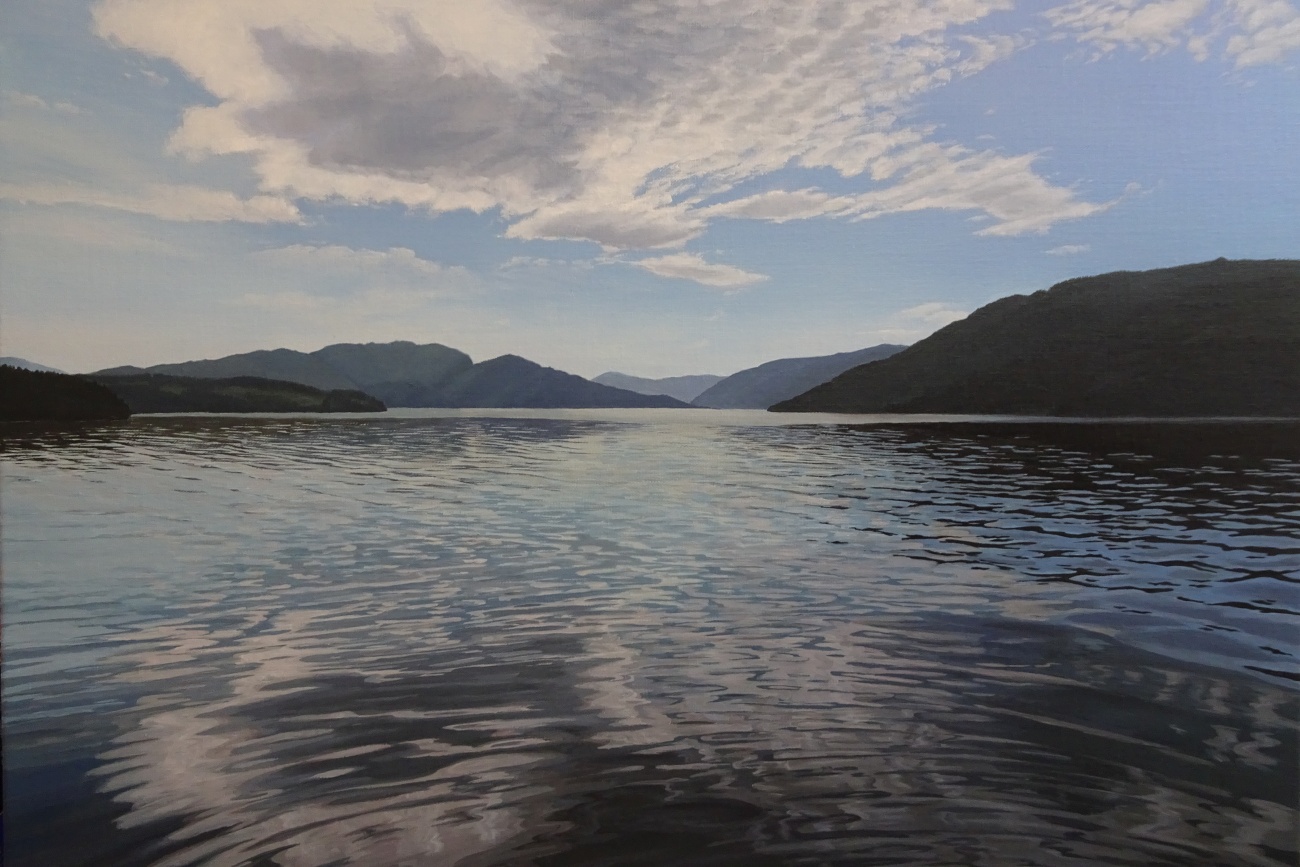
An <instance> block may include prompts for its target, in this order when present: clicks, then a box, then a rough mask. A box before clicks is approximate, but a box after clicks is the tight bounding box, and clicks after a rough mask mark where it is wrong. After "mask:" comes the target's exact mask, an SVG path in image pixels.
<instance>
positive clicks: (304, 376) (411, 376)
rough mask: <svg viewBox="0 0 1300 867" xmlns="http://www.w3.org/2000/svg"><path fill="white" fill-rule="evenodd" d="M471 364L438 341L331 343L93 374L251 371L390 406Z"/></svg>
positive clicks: (204, 375)
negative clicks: (350, 392)
mask: <svg viewBox="0 0 1300 867" xmlns="http://www.w3.org/2000/svg"><path fill="white" fill-rule="evenodd" d="M472 364H473V362H472V361H471V360H470V357H469V356H468V355H466V354H465V353H463V352H461V351H460V350H458V349H452V348H451V347H448V346H442V345H441V344H438V343H429V344H424V345H417V344H415V343H411V342H410V341H406V340H399V341H395V342H393V343H335V344H333V345H331V346H326V347H324V348H323V349H318V350H316V351H315V352H298V351H297V350H295V349H262V350H258V351H256V352H244V353H240V354H238V355H227V356H225V357H223V358H213V359H205V360H202V361H183V362H180V363H179V364H155V365H154V366H152V367H147V368H139V367H115V368H109V369H107V370H100V371H96V373H95V375H97V376H125V375H130V374H139V373H161V374H165V375H167V376H186V377H193V378H198V379H229V378H231V377H238V376H256V377H260V378H262V379H274V380H279V381H282V382H297V383H301V384H302V385H310V386H311V387H313V388H319V389H323V390H325V391H330V390H334V389H352V390H358V391H364V392H366V393H367V394H371V395H373V396H375V397H377V398H379V399H380V400H382V401H384V402H385V403H388V404H391V405H395V406H397V405H406V404H404V403H403V398H405V397H406V396H407V395H408V394H410V393H412V392H414V393H420V392H422V391H423V390H425V389H428V388H429V387H431V386H432V387H436V386H438V385H441V384H442V383H443V382H445V381H447V380H448V379H450V378H451V377H452V376H454V375H456V374H457V373H460V372H462V371H465V370H468V369H469V367H470V366H471V365H472Z"/></svg>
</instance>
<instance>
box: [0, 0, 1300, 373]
mask: <svg viewBox="0 0 1300 867" xmlns="http://www.w3.org/2000/svg"><path fill="white" fill-rule="evenodd" d="M0 35H2V37H3V55H2V56H0V63H2V64H3V65H2V66H0V82H2V83H3V93H2V94H0V148H3V150H0V160H2V162H0V167H2V168H3V171H2V172H0V221H2V222H0V230H2V235H0V287H2V289H0V291H2V293H3V294H2V296H0V354H4V355H18V356H22V357H26V358H29V359H31V360H34V361H38V362H41V363H44V364H49V365H52V366H56V367H60V368H62V369H65V370H71V371H88V370H94V369H98V368H101V367H107V366H111V365H117V364H140V365H146V364H154V363H160V362H168V361H181V360H187V359H192V358H205V357H216V356H221V355H226V354H230V353H234V352H243V351H248V350H253V349H263V348H274V347H278V346H288V347H292V348H297V349H303V350H311V349H316V348H319V347H320V346H323V345H326V344H329V343H334V342H340V341H386V340H397V339H404V340H414V341H417V342H439V343H444V344H446V345H449V346H454V347H457V348H459V349H462V350H464V351H466V352H468V353H470V355H471V356H473V357H474V358H475V359H476V360H482V359H486V358H491V357H494V356H496V355H500V354H503V353H507V352H513V353H517V354H520V355H524V356H526V357H529V358H532V359H534V360H536V361H539V362H541V363H544V364H547V365H551V366H554V367H559V368H562V369H565V370H570V371H572V372H575V373H579V374H582V375H586V376H593V375H595V374H598V373H601V372H603V371H605V370H621V371H624V372H627V373H632V374H636V375H641V376H669V375H679V374H690V373H719V374H726V373H731V372H734V371H736V370H739V369H741V368H744V367H748V366H752V365H754V364H758V363H761V362H763V361H767V360H770V359H773V358H779V357H787V356H794V355H821V354H826V353H831V352H841V351H846V350H852V349H858V348H862V347H865V346H869V345H873V344H876V343H882V342H891V343H910V342H914V341H915V340H918V339H920V338H922V337H924V336H925V335H926V334H929V333H930V332H932V331H933V330H935V329H936V328H938V327H941V326H942V325H944V324H945V323H947V322H949V321H952V320H953V319H955V318H959V317H960V316H962V315H964V314H965V313H967V312H969V311H971V310H973V309H975V308H976V307H978V306H980V305H982V304H984V303H987V302H988V301H990V300H992V299H994V298H997V297H1001V296H1004V295H1008V294H1013V293H1022V292H1030V291H1035V290H1037V289H1042V288H1046V287H1047V286H1049V285H1051V284H1052V283H1054V282H1057V281H1059V280H1062V279H1066V278H1069V277H1073V276H1080V275H1084V274H1096V273H1102V272H1106V271H1113V270H1120V269H1144V268H1153V267H1162V266H1168V265H1175V264H1182V263H1186V262H1194V261H1203V260H1206V259H1213V258H1216V257H1218V256H1227V257H1229V258H1275V257H1285V258H1294V257H1296V256H1297V255H1300V243H1298V242H1300V8H1297V6H1296V5H1295V4H1294V3H1291V2H1288V0H1069V2H1063V3H1053V2H1048V3H1035V4H1018V3H1015V2H1013V0H903V2H899V0H855V2H829V0H827V2H822V0H808V2H804V3H799V4H791V3H788V2H776V0H718V2H715V3H708V4H705V3H699V2H694V0H644V2H640V3H629V2H624V0H584V2H581V3H577V2H571V3H565V2H558V0H555V2H544V0H474V2H451V0H371V2H355V0H99V2H89V3H88V2H85V0H6V13H5V16H4V26H3V31H2V34H0Z"/></svg>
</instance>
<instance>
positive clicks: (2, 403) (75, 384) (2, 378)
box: [0, 364, 131, 421]
mask: <svg viewBox="0 0 1300 867" xmlns="http://www.w3.org/2000/svg"><path fill="white" fill-rule="evenodd" d="M130 415H131V410H130V409H129V408H128V407H127V405H126V404H125V403H123V402H122V400H121V399H120V398H119V397H118V396H117V395H115V394H114V393H113V392H112V391H110V390H109V389H107V388H105V387H104V386H102V385H100V384H99V383H97V382H91V381H89V380H86V379H82V378H81V377H79V376H72V375H70V374H67V373H56V372H54V371H48V370H28V369H26V368H22V367H15V366H13V365H9V364H6V365H0V421H82V420H88V419H114V418H127V417H128V416H130Z"/></svg>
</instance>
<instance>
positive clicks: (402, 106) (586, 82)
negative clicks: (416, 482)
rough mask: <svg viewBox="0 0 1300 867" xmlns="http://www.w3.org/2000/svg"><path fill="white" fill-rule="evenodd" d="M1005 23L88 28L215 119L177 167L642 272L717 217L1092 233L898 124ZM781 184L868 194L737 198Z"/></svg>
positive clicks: (562, 17) (422, 8) (928, 18)
mask: <svg viewBox="0 0 1300 867" xmlns="http://www.w3.org/2000/svg"><path fill="white" fill-rule="evenodd" d="M1180 2H1189V0H1180ZM1011 5H1012V2H1011V0H909V2H904V3H898V2H895V0H860V2H855V3H851V4H845V3H842V2H838V0H809V2H805V3H799V4H792V3H789V2H786V0H717V2H711V3H698V2H694V0H644V2H640V3H635V4H632V3H626V2H623V0H590V2H586V3H582V4H567V5H564V4H554V3H550V2H545V0H514V2H511V0H482V2H479V3H455V2H451V0H375V2H370V3H365V4H357V3H353V2H347V0H280V2H276V3H266V2H263V0H103V2H101V3H100V4H99V6H98V7H97V8H96V12H95V21H96V27H97V29H98V32H99V33H100V34H101V35H102V36H104V37H106V38H109V39H112V40H114V41H116V42H118V43H120V44H122V45H125V46H128V47H130V48H133V49H135V50H138V51H141V52H143V53H145V54H149V55H152V56H155V57H160V58H164V59H167V60H170V61H171V62H173V63H175V64H177V65H178V66H179V67H180V68H181V69H183V70H184V71H185V72H186V74H188V75H189V76H190V77H191V78H192V79H194V80H195V81H197V82H198V83H199V84H201V85H202V86H203V87H205V88H206V89H207V90H208V91H209V92H210V93H211V94H212V95H213V96H214V97H215V98H216V104H215V105H204V106H194V107H191V108H190V109H189V110H188V111H187V112H186V113H185V116H184V120H183V122H182V124H181V126H180V127H179V128H178V129H177V130H176V132H175V134H174V135H173V137H172V140H171V149H172V151H173V152H174V153H178V154H184V155H187V156H190V157H193V158H201V157H203V156H206V155H209V154H248V155H250V156H251V157H252V158H253V159H254V161H255V164H256V167H257V171H258V173H259V176H260V181H261V184H262V187H263V190H264V191H265V192H267V193H268V194H272V195H276V196H284V197H289V198H305V199H311V200H321V201H334V200H342V201H348V202H357V203H381V202H395V203H400V204H404V205H407V206H409V207H413V208H419V209H426V210H428V211H431V212H442V211H449V210H455V209H460V208H468V209H472V210H475V211H485V210H489V209H493V208H499V209H500V212H501V214H502V215H503V217H504V218H505V219H506V220H507V221H508V223H509V226H508V229H507V235H509V236H510V237H514V238H522V239H542V238H546V239H579V240H589V241H594V242H596V243H598V244H600V245H602V246H603V247H605V248H606V249H607V250H626V249H654V248H672V247H680V246H681V245H682V244H684V243H685V242H687V241H689V240H690V239H692V238H694V237H697V236H698V235H699V234H700V233H701V232H703V231H704V229H705V228H706V227H707V224H708V222H709V221H710V220H712V219H716V218H720V217H730V218H746V219H763V220H773V221H778V222H779V221H782V220H787V219H801V218H808V217H812V216H828V217H836V216H853V215H858V216H879V215H881V214H884V213H896V212H898V211H905V210H917V209H921V208H927V207H943V208H951V209H970V210H977V211H984V212H987V213H989V214H991V215H992V216H993V217H994V218H995V220H997V221H998V222H997V223H996V224H995V225H994V226H991V227H989V228H988V229H987V230H986V231H987V232H988V233H991V234H997V233H1002V234H1012V233H1017V232H1022V231H1037V230H1040V229H1042V228H1045V227H1046V226H1048V225H1051V224H1052V223H1053V222H1056V221H1058V220H1061V219H1070V218H1073V217H1079V216H1086V215H1088V214H1090V213H1095V212H1096V211H1097V210H1098V209H1099V208H1100V207H1101V206H1097V205H1092V204H1089V203H1087V202H1085V201H1081V200H1080V199H1079V198H1078V196H1077V194H1076V192H1075V191H1074V190H1072V189H1069V188H1066V187H1058V186H1054V185H1052V184H1050V183H1049V182H1047V181H1046V180H1044V179H1043V178H1042V177H1041V176H1040V175H1038V174H1036V173H1035V171H1034V168H1033V165H1032V163H1033V159H1032V158H1028V157H1025V158H1020V157H1014V156H1011V157H1003V156H999V155H992V154H979V153H973V152H967V151H965V150H963V149H961V148H957V147H947V148H940V149H938V150H937V151H936V150H933V148H935V147H937V146H935V145H928V146H927V145H926V142H927V141H929V140H930V137H931V136H932V135H933V131H932V130H930V129H924V128H917V127H912V126H909V125H908V124H907V123H905V122H903V121H902V120H900V118H902V117H905V116H907V115H908V114H909V113H910V112H911V110H912V108H913V106H914V104H915V101H916V99H917V98H918V97H920V96H922V95H924V94H925V93H927V92H928V91H931V90H933V89H935V88H938V87H942V86H943V85H945V84H946V83H948V82H950V81H953V80H955V79H957V78H960V77H962V76H968V75H972V74H976V73H978V72H979V71H980V70H982V69H985V68H987V67H988V66H989V65H990V64H992V63H996V62H998V61H999V60H1000V59H1002V58H1004V57H1006V56H1008V55H1009V54H1011V53H1012V52H1014V51H1015V50H1016V49H1017V47H1018V46H1020V45H1021V44H1023V41H1024V40H1023V38H1022V37H1019V36H1001V35H987V34H976V33H973V32H971V28H972V27H973V26H975V25H979V24H980V23H981V22H982V21H983V20H984V19H986V18H988V17H989V16H990V15H992V14H993V13H995V12H1001V11H1005V10H1008V9H1010V8H1011ZM927 147H928V148H930V150H927ZM925 154H929V155H930V157H931V158H930V159H928V161H927V159H919V160H918V159H917V157H918V155H925ZM935 154H938V155H939V158H933V157H934V155H935ZM788 167H795V168H807V169H830V170H833V171H835V172H837V173H839V174H840V175H842V176H844V177H846V178H851V179H861V180H862V182H863V183H864V184H866V183H868V182H869V184H870V187H871V189H870V191H869V192H867V193H862V194H859V195H857V196H856V197H849V198H845V197H835V196H831V195H829V194H826V193H822V192H819V191H817V190H807V189H803V190H779V189H778V190H773V191H771V192H768V193H764V194H761V195H758V196H745V197H739V198H737V197H735V196H734V191H735V190H736V189H737V187H738V185H740V184H741V183H743V182H746V181H752V180H753V179H756V178H761V177H763V176H766V175H772V174H774V173H776V172H778V171H780V170H782V169H784V168H788ZM930 172H935V173H938V175H939V176H940V177H938V178H936V179H935V180H933V181H930V180H927V178H926V177H925V176H926V175H927V174H928V173H930ZM991 175H996V176H997V177H996V178H992V177H990V176H991ZM716 279H724V278H722V277H720V276H717V277H716Z"/></svg>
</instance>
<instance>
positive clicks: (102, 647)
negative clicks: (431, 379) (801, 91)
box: [4, 411, 1300, 867]
mask: <svg viewBox="0 0 1300 867" xmlns="http://www.w3.org/2000/svg"><path fill="white" fill-rule="evenodd" d="M771 418H772V417H771V416H763V415H755V416H750V415H747V414H743V413H717V414H714V413H704V412H700V413H683V412H677V413H674V412H672V411H662V412H641V413H639V414H638V413H612V414H601V413H588V414H585V415H584V414H567V415H564V417H559V418H542V417H531V418H509V417H499V418H482V417H471V416H455V415H452V416H451V417H443V418H419V417H413V418H375V419H333V418H318V419H291V420H272V419H181V418H173V419H163V418H156V419H137V420H134V421H132V422H130V423H128V424H123V425H115V426H106V427H101V428H92V429H85V430H82V431H75V430H71V429H65V430H63V431H47V430H28V431H25V432H24V431H22V430H18V431H11V432H9V435H8V437H7V439H6V441H5V449H6V454H5V461H6V463H5V475H4V485H5V487H4V508H5V511H4V519H5V525H4V533H5V539H4V541H5V549H4V555H5V567H6V574H5V672H4V675H5V677H4V699H5V707H4V711H5V721H4V725H5V750H6V753H5V765H6V790H7V803H6V810H7V812H8V813H9V819H8V822H7V836H8V837H9V852H8V853H7V855H8V857H7V860H6V863H11V862H12V863H13V864H19V865H42V867H44V865H53V867H57V865H86V867H91V865H96V867H98V865H159V867H161V865H176V867H180V865H192V864H204V865H231V867H234V865H260V867H264V865H282V867H299V865H303V867H306V865H312V867H316V865H362V867H368V865H444V864H445V865H452V864H464V865H524V864H534V865H597V864H600V865H634V864H635V865H654V864H674V865H675V864H688V865H731V864H736V865H767V864H772V865H813V864H843V865H877V864H878V865H886V864H888V865H898V864H914V865H945V864H951V865H968V864H969V865H1094V864H1126V865H1127V864H1132V865H1148V864H1151V865H1255V864H1259V865H1279V864H1282V865H1288V864H1294V863H1295V860H1296V831H1297V812H1296V805H1297V800H1298V799H1300V794H1298V791H1297V780H1296V768H1297V764H1298V762H1300V757H1298V756H1297V722H1296V720H1297V715H1298V713H1300V691H1297V680H1300V667H1298V666H1297V655H1300V647H1298V646H1297V640H1296V636H1297V631H1296V622H1297V620H1296V617H1297V615H1296V612H1298V611H1300V541H1298V540H1300V461H1297V459H1296V456H1295V455H1288V454H1286V450H1285V449H1282V450H1276V449H1273V450H1270V449H1267V448H1265V449H1262V450H1258V449H1243V450H1242V451H1245V452H1247V453H1246V454H1233V453H1232V452H1231V449H1230V448H1228V447H1227V446H1230V445H1231V443H1232V442H1234V441H1240V442H1248V441H1249V442H1255V443H1256V444H1258V440H1259V438H1258V436H1256V434H1258V429H1256V430H1255V432H1254V433H1251V434H1246V435H1243V436H1242V437H1241V438H1240V440H1235V439H1234V437H1233V436H1231V435H1227V436H1225V435H1224V433H1223V431H1224V430H1226V429H1219V430H1217V431H1216V432H1215V433H1214V435H1216V436H1220V438H1221V439H1222V440H1223V442H1218V443H1213V445H1212V447H1210V446H1209V445H1207V443H1211V440H1212V437H1207V435H1205V433H1204V431H1201V432H1197V431H1196V430H1195V429H1193V428H1183V429H1182V432H1181V433H1174V434H1170V433H1169V431H1171V430H1174V429H1172V428H1168V429H1162V431H1161V434H1160V438H1161V442H1163V443H1164V446H1171V445H1172V447H1171V448H1165V447H1164V446H1160V447H1155V446H1152V447H1151V448H1149V449H1147V448H1145V446H1144V445H1143V443H1141V442H1136V441H1134V438H1133V436H1132V431H1128V432H1125V433H1124V434H1123V439H1124V441H1123V442H1122V443H1119V444H1116V443H1114V442H1110V443H1107V442H1105V441H1104V437H1102V436H1100V435H1097V436H1093V435H1084V436H1082V440H1081V439H1080V434H1079V430H1081V429H1075V430H1073V431H1071V432H1066V433H1065V434H1061V432H1060V431H1059V430H1056V431H1055V432H1054V433H1053V432H1052V431H1049V430H1040V431H1036V432H1035V431H1031V430H1030V429H1028V428H1018V429H1008V428H1005V427H1002V428H999V427H996V426H988V425H986V426H983V427H981V428H959V427H951V426H950V427H939V426H919V425H911V426H898V425H894V426H876V427H854V426H845V425H822V426H818V425H807V424H798V425H787V426H779V425H772V424H771V423H770V422H771ZM750 422H756V423H752V424H751V423H750ZM757 422H761V424H760V423H757ZM1112 433H1113V431H1112ZM1049 434H1050V435H1049ZM1251 437H1254V439H1251ZM1283 439H1284V440H1285V437H1283ZM1180 441H1181V443H1182V444H1181V445H1180V444H1179V443H1180ZM1098 443H1101V446H1099V447H1097V444H1098ZM1197 443H1199V446H1198V445H1196V444H1197ZM1225 444H1226V445H1225ZM1090 445H1091V446H1094V447H1090ZM1271 455H1278V456H1271Z"/></svg>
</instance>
